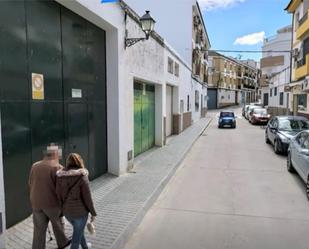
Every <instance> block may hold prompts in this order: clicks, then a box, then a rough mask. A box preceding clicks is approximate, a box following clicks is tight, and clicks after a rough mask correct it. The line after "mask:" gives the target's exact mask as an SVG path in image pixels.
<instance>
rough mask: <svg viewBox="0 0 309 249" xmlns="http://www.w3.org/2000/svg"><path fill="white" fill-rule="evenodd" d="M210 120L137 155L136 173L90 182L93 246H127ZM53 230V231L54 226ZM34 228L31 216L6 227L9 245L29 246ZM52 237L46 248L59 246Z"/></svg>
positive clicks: (114, 248) (10, 247)
mask: <svg viewBox="0 0 309 249" xmlns="http://www.w3.org/2000/svg"><path fill="white" fill-rule="evenodd" d="M211 116H213V115H211ZM210 121H211V117H210V116H209V117H207V118H204V119H201V120H200V121H198V122H196V123H194V124H193V125H192V126H191V127H189V128H188V129H186V130H185V131H184V132H183V133H181V134H180V135H178V136H173V137H172V138H169V139H168V143H167V145H166V146H164V147H162V148H155V149H153V150H151V151H150V152H146V153H145V154H144V155H142V156H140V157H139V158H136V160H135V167H134V169H133V170H134V173H128V174H126V175H123V176H121V177H115V176H112V175H109V174H106V175H103V176H102V177H100V178H98V179H96V180H94V181H92V182H91V189H92V193H93V198H94V203H95V207H96V210H97V213H98V217H97V219H96V223H95V224H96V234H95V235H90V234H88V232H86V237H87V240H88V241H89V242H91V243H92V248H95V249H118V248H122V247H123V246H124V244H125V243H126V241H127V239H128V238H129V237H130V236H131V234H132V233H133V232H134V230H135V228H136V227H137V226H138V224H139V223H140V221H141V220H142V219H143V217H144V215H145V214H146V212H147V210H148V209H149V208H150V207H151V206H152V204H153V203H154V201H155V200H156V199H157V197H158V196H159V194H160V193H161V191H162V190H163V188H164V187H165V185H166V184H167V182H168V181H169V179H170V178H171V177H172V175H173V174H174V172H175V171H176V169H177V167H178V166H179V164H180V163H181V161H182V160H183V158H184V157H185V155H186V154H187V152H188V151H189V150H190V148H191V147H192V145H193V143H194V142H195V141H196V139H197V138H198V137H199V136H200V135H201V133H202V132H203V131H204V129H205V128H206V127H207V125H208V124H209V123H210ZM50 230H51V232H52V229H51V226H50ZM32 232H33V224H32V217H29V218H27V219H26V220H24V221H22V222H21V223H19V224H17V225H16V226H14V227H12V228H10V229H8V230H7V231H6V248H7V249H23V248H25V249H30V248H31V242H32ZM66 232H67V234H72V230H71V227H70V225H69V224H66ZM52 237H53V240H51V241H49V239H50V237H49V235H48V234H47V239H46V241H47V247H46V248H47V249H54V248H57V246H56V242H55V239H54V236H53V234H52Z"/></svg>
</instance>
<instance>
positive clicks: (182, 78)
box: [164, 44, 193, 115]
mask: <svg viewBox="0 0 309 249" xmlns="http://www.w3.org/2000/svg"><path fill="white" fill-rule="evenodd" d="M168 58H171V59H172V60H173V61H174V63H175V62H176V63H177V64H178V65H179V76H178V77H177V76H176V75H175V73H174V74H171V73H169V72H168ZM164 72H165V73H164V74H165V83H166V84H168V85H171V86H173V87H174V88H173V114H183V113H186V112H187V95H191V92H192V89H193V88H192V84H191V73H192V71H191V66H190V65H189V64H187V63H185V62H184V59H183V58H181V56H180V55H179V54H178V53H177V52H176V51H175V50H174V49H173V48H172V47H171V46H170V45H169V44H166V47H165V59H164ZM181 100H182V101H183V113H181V110H180V109H181V108H180V103H181ZM164 106H165V105H164ZM164 115H165V112H164Z"/></svg>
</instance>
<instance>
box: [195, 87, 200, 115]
mask: <svg viewBox="0 0 309 249" xmlns="http://www.w3.org/2000/svg"><path fill="white" fill-rule="evenodd" d="M199 107H200V93H199V91H195V111H198V110H199Z"/></svg>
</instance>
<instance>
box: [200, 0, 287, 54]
mask: <svg viewBox="0 0 309 249" xmlns="http://www.w3.org/2000/svg"><path fill="white" fill-rule="evenodd" d="M199 2H200V5H201V7H202V10H203V15H204V20H205V24H206V27H207V31H208V35H209V38H210V42H211V45H212V49H225V50H261V46H262V43H261V42H260V43H257V44H255V45H240V44H234V43H235V41H236V39H237V38H240V39H238V43H247V42H250V41H251V42H252V43H253V42H254V40H258V39H256V38H260V40H261V37H262V36H263V33H261V32H265V36H266V37H269V36H273V35H275V34H276V31H277V30H278V29H279V28H282V27H284V26H286V25H289V24H291V20H292V17H291V15H290V14H288V13H287V12H285V11H284V8H285V7H286V6H287V4H288V3H289V0H199ZM254 33H259V34H256V35H255V37H256V38H254V37H250V36H249V37H247V38H245V39H244V38H241V37H243V36H246V35H250V34H254ZM226 55H230V56H235V57H236V56H237V54H232V53H228V54H226ZM242 56H243V57H242V59H246V58H252V59H256V60H259V59H260V57H261V54H242Z"/></svg>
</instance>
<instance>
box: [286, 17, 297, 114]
mask: <svg viewBox="0 0 309 249" xmlns="http://www.w3.org/2000/svg"><path fill="white" fill-rule="evenodd" d="M293 39H294V13H293V16H292V39H291V52H290V83H292V70H293V67H292V66H293ZM290 93H291V94H289V102H291V99H292V101H293V102H292V103H293V107H292V109H293V115H296V113H294V94H293V92H292V91H291V92H290ZM290 95H291V96H290ZM289 106H290V103H287V113H286V115H289Z"/></svg>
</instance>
